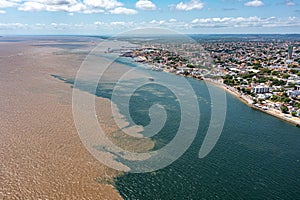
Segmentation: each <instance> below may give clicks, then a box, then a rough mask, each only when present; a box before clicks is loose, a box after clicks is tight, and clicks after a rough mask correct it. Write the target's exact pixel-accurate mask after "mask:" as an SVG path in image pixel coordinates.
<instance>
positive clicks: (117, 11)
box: [109, 7, 138, 15]
mask: <svg viewBox="0 0 300 200" xmlns="http://www.w3.org/2000/svg"><path fill="white" fill-rule="evenodd" d="M109 12H110V13H111V14H117V15H120V14H125V15H135V14H137V13H138V12H137V11H136V10H134V9H129V8H124V7H118V8H115V9H113V10H110V11H109Z"/></svg>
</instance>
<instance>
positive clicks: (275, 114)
mask: <svg viewBox="0 0 300 200" xmlns="http://www.w3.org/2000/svg"><path fill="white" fill-rule="evenodd" d="M133 62H134V61H133ZM134 63H135V62H134ZM153 66H154V65H153ZM162 72H164V73H171V74H174V75H176V76H184V75H182V74H179V75H178V74H175V73H173V72H170V71H169V70H165V69H164V70H162ZM186 77H189V78H192V79H195V80H199V81H204V82H205V83H208V84H211V85H214V86H216V87H219V88H221V89H223V90H225V91H226V92H227V93H230V94H231V95H233V96H234V97H236V98H237V99H239V100H240V101H241V102H243V103H244V104H246V105H247V106H249V107H250V108H252V109H254V110H258V111H261V112H263V113H266V114H268V115H271V116H273V117H276V118H277V119H280V120H282V121H285V122H287V123H289V124H292V125H294V126H296V127H300V118H297V117H292V116H289V117H286V115H287V114H284V113H281V112H279V113H278V112H276V111H273V110H264V109H261V108H259V107H256V106H254V105H253V104H252V103H253V101H252V100H251V99H249V98H248V97H247V96H245V95H241V94H240V93H238V92H237V91H235V90H234V89H233V88H231V87H230V86H227V85H225V84H223V83H220V82H218V81H214V80H213V79H210V78H202V79H199V78H197V77H193V76H186Z"/></svg>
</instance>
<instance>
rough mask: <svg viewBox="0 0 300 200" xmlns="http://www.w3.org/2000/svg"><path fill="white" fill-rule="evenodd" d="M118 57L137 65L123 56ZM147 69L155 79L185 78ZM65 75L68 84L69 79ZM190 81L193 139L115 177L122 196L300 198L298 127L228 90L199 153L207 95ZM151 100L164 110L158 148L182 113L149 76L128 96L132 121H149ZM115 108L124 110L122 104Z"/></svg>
mask: <svg viewBox="0 0 300 200" xmlns="http://www.w3.org/2000/svg"><path fill="white" fill-rule="evenodd" d="M119 62H121V63H122V64H128V65H129V66H130V67H136V66H135V65H134V64H129V63H126V62H127V61H126V60H119ZM140 70H145V69H140ZM150 73H152V76H153V77H155V79H156V78H164V79H166V80H172V81H174V80H176V79H180V78H183V77H178V76H175V75H172V74H166V73H162V72H150ZM57 78H60V79H61V80H64V79H62V78H61V77H57ZM64 81H65V82H67V83H70V84H72V80H64ZM134 81H138V80H132V81H128V83H127V84H138V83H135V82H134ZM188 81H189V83H190V84H191V85H192V87H193V88H194V90H195V92H196V94H197V96H198V100H199V106H200V110H201V120H200V122H199V129H198V133H197V136H196V138H195V140H194V141H193V143H192V145H191V146H190V148H189V149H188V150H187V151H186V152H185V153H184V154H183V156H181V157H180V158H179V159H178V160H176V161H175V162H174V163H172V164H171V165H169V166H168V167H166V168H163V169H161V170H158V171H155V172H151V173H141V174H133V173H126V174H124V175H123V176H120V177H117V178H116V179H115V186H116V188H117V190H118V191H119V193H120V194H121V196H122V197H123V198H124V199H141V200H147V199H232V200H234V199H287V200H290V199H300V129H299V128H297V127H295V126H293V125H290V124H288V123H285V122H283V121H281V120H279V119H276V118H274V117H272V116H269V115H267V114H264V113H261V112H259V111H256V110H253V109H251V108H249V107H248V106H247V105H245V104H243V103H242V102H240V101H239V100H238V99H236V98H235V97H233V96H232V95H230V94H227V116H226V121H225V126H224V129H223V132H222V134H221V137H220V139H219V141H218V143H217V144H216V146H215V147H214V149H213V150H212V151H211V152H210V154H209V155H208V156H206V157H205V158H203V159H199V157H198V153H199V149H200V147H201V144H202V142H203V139H204V137H205V135H206V131H207V128H208V125H209V120H210V116H211V113H210V112H211V109H210V106H209V105H210V97H209V93H208V89H207V86H206V85H205V84H204V83H203V82H201V81H196V80H193V79H188ZM175 82H176V81H175ZM124 84H125V85H124V87H126V82H124ZM175 84H176V83H175ZM113 87H114V83H102V84H99V85H98V88H97V93H96V95H97V96H101V97H104V98H109V99H110V98H111V93H112V88H113ZM81 89H82V90H85V91H88V92H91V93H92V92H93V91H89V85H88V83H87V84H86V85H84V87H83V88H81ZM124 95H125V94H124ZM154 103H160V104H161V105H164V106H165V107H166V111H167V115H168V119H167V121H166V124H165V126H164V128H163V129H162V130H161V131H160V132H159V134H157V135H155V136H154V137H153V140H154V141H155V142H156V147H155V148H156V149H158V148H161V147H163V146H164V145H165V144H167V143H168V142H169V141H170V140H172V138H173V137H174V136H175V134H176V130H177V128H178V123H179V121H180V114H181V113H180V105H179V104H178V103H177V102H176V101H175V96H174V95H173V94H172V92H171V91H169V90H168V89H167V88H163V87H162V86H160V85H159V84H156V83H155V82H153V83H150V84H147V85H145V86H143V87H141V88H139V89H138V90H137V91H136V92H135V94H134V95H133V96H132V98H131V100H130V105H129V107H130V114H131V117H132V119H133V120H134V122H135V123H136V124H140V125H144V126H145V125H147V124H148V123H149V121H150V119H149V116H148V110H149V108H150V106H151V105H152V104H154ZM119 108H120V112H121V113H122V106H120V107H119Z"/></svg>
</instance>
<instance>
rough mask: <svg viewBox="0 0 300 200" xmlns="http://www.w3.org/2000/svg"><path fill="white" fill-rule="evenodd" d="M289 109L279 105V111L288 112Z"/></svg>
mask: <svg viewBox="0 0 300 200" xmlns="http://www.w3.org/2000/svg"><path fill="white" fill-rule="evenodd" d="M288 111H289V109H288V107H287V106H281V112H283V113H288Z"/></svg>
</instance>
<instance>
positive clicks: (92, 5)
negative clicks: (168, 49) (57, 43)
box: [0, 0, 300, 35]
mask: <svg viewBox="0 0 300 200" xmlns="http://www.w3.org/2000/svg"><path fill="white" fill-rule="evenodd" d="M144 27H162V28H169V29H173V30H176V31H179V32H182V33H202V34H211V33H217V34H222V33H300V1H299V0H178V1H177V0H174V1H170V0H152V1H150V0H129V1H125V0H25V1H24V0H0V34H1V35H6V34H92V35H95V34H96V35H104V34H117V33H120V32H123V31H127V30H130V29H135V28H144Z"/></svg>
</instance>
